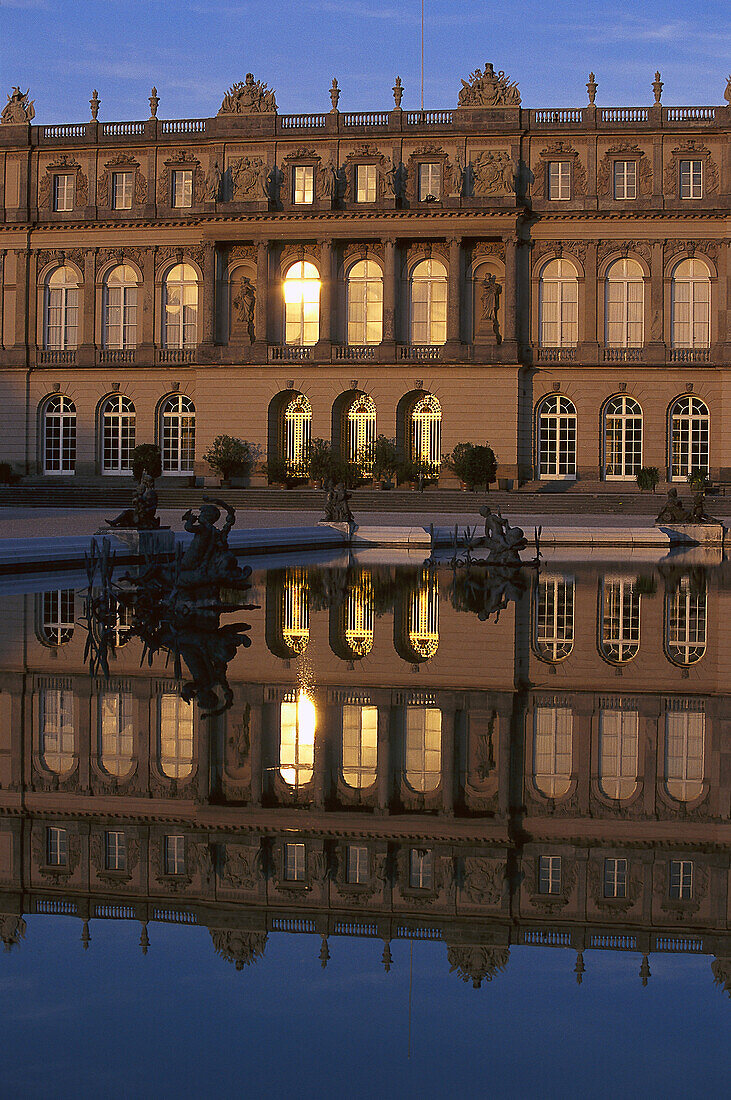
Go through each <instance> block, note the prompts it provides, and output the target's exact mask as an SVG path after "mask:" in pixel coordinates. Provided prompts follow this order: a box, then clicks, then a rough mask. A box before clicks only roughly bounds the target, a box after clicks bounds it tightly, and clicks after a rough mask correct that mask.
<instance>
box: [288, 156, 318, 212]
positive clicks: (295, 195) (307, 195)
mask: <svg viewBox="0 0 731 1100" xmlns="http://www.w3.org/2000/svg"><path fill="white" fill-rule="evenodd" d="M314 198H315V168H314V165H312V164H296V165H295V167H294V172H293V174H292V202H293V203H294V205H295V206H310V205H311V204H312V202H313V201H314Z"/></svg>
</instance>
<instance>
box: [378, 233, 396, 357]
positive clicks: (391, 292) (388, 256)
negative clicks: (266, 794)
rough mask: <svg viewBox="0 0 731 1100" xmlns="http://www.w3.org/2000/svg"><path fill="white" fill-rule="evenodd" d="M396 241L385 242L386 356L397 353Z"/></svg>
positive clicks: (384, 346)
mask: <svg viewBox="0 0 731 1100" xmlns="http://www.w3.org/2000/svg"><path fill="white" fill-rule="evenodd" d="M395 345H396V241H395V240H394V239H393V237H388V238H386V239H385V240H384V242H383V340H382V342H381V348H382V352H383V355H384V358H388V357H393V356H394V355H395V353H396V346H395Z"/></svg>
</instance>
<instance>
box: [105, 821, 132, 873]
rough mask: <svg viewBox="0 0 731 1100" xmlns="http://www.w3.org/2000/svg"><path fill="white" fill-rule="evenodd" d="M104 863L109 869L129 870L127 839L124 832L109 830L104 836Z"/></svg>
mask: <svg viewBox="0 0 731 1100" xmlns="http://www.w3.org/2000/svg"><path fill="white" fill-rule="evenodd" d="M104 865H105V867H106V869H107V871H126V870H127V841H126V839H125V836H124V833H122V832H119V831H117V830H111V831H109V832H107V834H106V836H105V838H104Z"/></svg>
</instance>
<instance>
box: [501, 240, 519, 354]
mask: <svg viewBox="0 0 731 1100" xmlns="http://www.w3.org/2000/svg"><path fill="white" fill-rule="evenodd" d="M517 280H518V240H517V237H509V238H508V239H507V241H506V242H505V298H504V301H503V317H504V325H505V331H504V332H503V334H502V336H503V341H502V346H503V348H504V349H505V351H504V355H506V356H507V357H509V358H515V357H516V356H517V354H518V343H517V310H516V295H517Z"/></svg>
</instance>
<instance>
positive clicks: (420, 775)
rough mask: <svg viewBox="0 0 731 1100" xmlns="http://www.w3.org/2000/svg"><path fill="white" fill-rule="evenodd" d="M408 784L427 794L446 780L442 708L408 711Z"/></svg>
mask: <svg viewBox="0 0 731 1100" xmlns="http://www.w3.org/2000/svg"><path fill="white" fill-rule="evenodd" d="M404 755H405V761H406V782H407V783H408V785H409V786H410V787H411V789H412V791H419V792H421V793H426V792H428V791H434V790H436V788H437V787H438V786H439V783H440V781H441V777H442V712H441V710H440V709H439V707H421V706H418V707H417V706H413V707H411V706H409V707H407V708H406V745H405V754H404Z"/></svg>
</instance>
